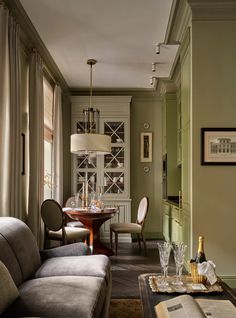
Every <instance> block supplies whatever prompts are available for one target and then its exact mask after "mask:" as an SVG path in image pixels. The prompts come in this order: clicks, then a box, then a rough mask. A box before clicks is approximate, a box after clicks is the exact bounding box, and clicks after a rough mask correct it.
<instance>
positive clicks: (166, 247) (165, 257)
mask: <svg viewBox="0 0 236 318" xmlns="http://www.w3.org/2000/svg"><path fill="white" fill-rule="evenodd" d="M157 246H158V250H159V256H160V263H161V268H162V271H163V279H162V280H161V282H160V284H161V285H162V286H168V285H169V283H168V281H167V274H168V264H169V257H170V251H171V248H172V245H171V243H170V242H158V243H157Z"/></svg>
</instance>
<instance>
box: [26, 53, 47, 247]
mask: <svg viewBox="0 0 236 318" xmlns="http://www.w3.org/2000/svg"><path fill="white" fill-rule="evenodd" d="M43 125H44V120H43V69H42V60H41V58H40V56H39V54H38V53H36V52H34V53H32V54H31V56H30V66H29V204H28V225H29V227H30V229H31V231H32V232H33V233H34V235H35V237H36V239H37V242H38V244H39V246H42V242H43V238H42V226H41V214H40V208H41V204H42V201H43V178H44V172H43V160H44V155H43V149H44V147H43V140H44V134H43V133H44V130H43V129H44V126H43Z"/></svg>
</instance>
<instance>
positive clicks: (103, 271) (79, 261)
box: [35, 255, 110, 279]
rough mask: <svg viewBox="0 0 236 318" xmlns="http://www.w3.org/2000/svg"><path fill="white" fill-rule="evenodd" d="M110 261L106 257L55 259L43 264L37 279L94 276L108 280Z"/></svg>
mask: <svg viewBox="0 0 236 318" xmlns="http://www.w3.org/2000/svg"><path fill="white" fill-rule="evenodd" d="M109 273H110V260H109V258H108V257H107V256H105V255H84V256H80V257H74V256H67V257H60V258H58V257H53V258H50V259H47V260H46V261H44V262H43V264H42V265H41V267H40V268H39V269H38V270H37V272H36V273H35V277H36V278H40V277H49V276H70V275H75V276H93V277H103V278H106V279H108V277H109Z"/></svg>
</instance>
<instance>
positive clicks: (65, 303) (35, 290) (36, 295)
mask: <svg viewBox="0 0 236 318" xmlns="http://www.w3.org/2000/svg"><path fill="white" fill-rule="evenodd" d="M19 291H20V297H19V298H18V299H17V300H16V301H15V303H14V306H11V307H10V308H9V310H8V311H7V315H6V316H7V317H73V318H74V317H81V318H82V317H83V318H91V317H94V318H97V317H101V312H102V306H103V304H104V300H105V296H106V291H107V288H106V284H105V280H104V279H103V278H100V277H88V276H80V277H76V276H66V277H62V276H60V277H58V276H54V277H45V278H38V279H32V280H28V281H26V282H25V283H23V284H22V285H21V287H20V290H19Z"/></svg>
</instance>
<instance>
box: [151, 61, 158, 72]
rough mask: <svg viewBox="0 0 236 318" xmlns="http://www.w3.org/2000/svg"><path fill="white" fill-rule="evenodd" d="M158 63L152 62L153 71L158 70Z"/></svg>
mask: <svg viewBox="0 0 236 318" xmlns="http://www.w3.org/2000/svg"><path fill="white" fill-rule="evenodd" d="M156 64H157V63H152V71H153V72H156Z"/></svg>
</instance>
